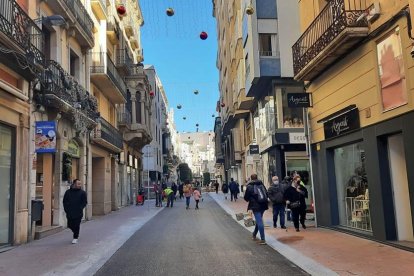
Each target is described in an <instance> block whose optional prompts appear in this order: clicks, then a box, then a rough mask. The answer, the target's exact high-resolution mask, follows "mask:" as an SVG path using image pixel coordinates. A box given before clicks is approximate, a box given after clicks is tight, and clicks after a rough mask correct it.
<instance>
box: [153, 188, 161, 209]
mask: <svg viewBox="0 0 414 276" xmlns="http://www.w3.org/2000/svg"><path fill="white" fill-rule="evenodd" d="M153 187H154V188H153V189H154V193H155V207H162V189H161V186H160V185H159V184H158V183H157V182H154V186H153Z"/></svg>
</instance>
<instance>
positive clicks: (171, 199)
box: [164, 187, 174, 208]
mask: <svg viewBox="0 0 414 276" xmlns="http://www.w3.org/2000/svg"><path fill="white" fill-rule="evenodd" d="M164 194H165V196H166V197H167V208H168V207H170V205H171V208H172V207H173V205H174V191H173V189H171V188H170V187H167V188H165V189H164Z"/></svg>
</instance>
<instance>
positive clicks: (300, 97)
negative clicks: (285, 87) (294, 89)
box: [287, 93, 312, 108]
mask: <svg viewBox="0 0 414 276" xmlns="http://www.w3.org/2000/svg"><path fill="white" fill-rule="evenodd" d="M287 99H288V107H291V108H297V107H311V106H312V104H311V94H310V93H288V94H287Z"/></svg>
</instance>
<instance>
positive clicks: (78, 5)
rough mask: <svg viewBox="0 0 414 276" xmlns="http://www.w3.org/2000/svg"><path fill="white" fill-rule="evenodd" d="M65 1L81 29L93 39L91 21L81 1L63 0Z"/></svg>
mask: <svg viewBox="0 0 414 276" xmlns="http://www.w3.org/2000/svg"><path fill="white" fill-rule="evenodd" d="M65 2H66V5H67V6H68V7H69V9H70V11H71V12H72V13H73V14H74V15H75V17H76V19H77V20H78V22H79V24H80V25H81V27H82V28H83V30H84V31H85V32H86V33H87V34H88V36H89V37H91V38H92V39H93V33H92V30H93V21H92V18H91V17H90V16H89V14H88V12H87V11H86V9H85V6H84V5H83V4H82V2H81V1H80V0H65Z"/></svg>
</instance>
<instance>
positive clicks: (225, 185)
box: [221, 183, 229, 199]
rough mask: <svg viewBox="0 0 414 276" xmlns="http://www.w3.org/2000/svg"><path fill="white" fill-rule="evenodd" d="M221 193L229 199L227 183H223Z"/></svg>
mask: <svg viewBox="0 0 414 276" xmlns="http://www.w3.org/2000/svg"><path fill="white" fill-rule="evenodd" d="M221 191H222V192H223V194H224V198H225V199H227V194H228V192H229V185H227V183H223V185H221Z"/></svg>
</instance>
